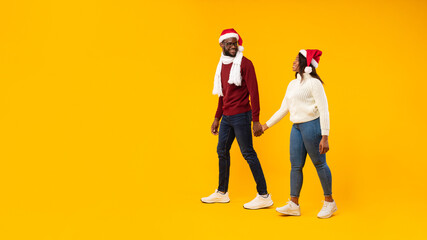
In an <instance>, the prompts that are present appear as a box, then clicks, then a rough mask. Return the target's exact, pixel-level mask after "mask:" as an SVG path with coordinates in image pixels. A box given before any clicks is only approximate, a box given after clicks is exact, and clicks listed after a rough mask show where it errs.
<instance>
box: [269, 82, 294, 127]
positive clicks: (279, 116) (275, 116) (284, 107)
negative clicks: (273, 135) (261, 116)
mask: <svg viewBox="0 0 427 240" xmlns="http://www.w3.org/2000/svg"><path fill="white" fill-rule="evenodd" d="M288 89H289V87H288ZM287 94H288V90H286V94H285V97H284V98H283V101H282V105H281V106H280V109H279V110H278V111H277V112H276V113H275V114H273V116H272V117H271V118H270V119H269V120H268V121H267V122H266V124H267V126H268V127H272V126H273V125H275V124H276V123H278V122H279V121H280V120H282V118H284V117H285V116H286V114H288V112H289V106H288V103H287V101H286V95H287Z"/></svg>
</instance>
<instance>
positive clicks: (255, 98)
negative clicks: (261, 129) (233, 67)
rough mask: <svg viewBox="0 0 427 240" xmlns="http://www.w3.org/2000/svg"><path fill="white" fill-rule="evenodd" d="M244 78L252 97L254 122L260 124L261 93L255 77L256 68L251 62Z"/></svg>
mask: <svg viewBox="0 0 427 240" xmlns="http://www.w3.org/2000/svg"><path fill="white" fill-rule="evenodd" d="M243 78H244V79H245V81H246V86H247V87H248V91H249V96H250V97H251V107H252V121H253V122H259V112H260V105H259V93H258V82H257V79H256V75H255V68H254V65H253V64H252V62H251V61H247V64H246V68H245V72H244V76H243Z"/></svg>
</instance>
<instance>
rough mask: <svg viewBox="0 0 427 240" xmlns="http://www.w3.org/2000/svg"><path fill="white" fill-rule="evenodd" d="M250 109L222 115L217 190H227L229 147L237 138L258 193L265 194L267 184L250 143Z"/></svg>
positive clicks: (218, 150) (218, 149)
mask: <svg viewBox="0 0 427 240" xmlns="http://www.w3.org/2000/svg"><path fill="white" fill-rule="evenodd" d="M251 123H252V111H249V112H245V113H240V114H236V115H231V116H225V115H223V116H222V120H221V124H220V128H219V139H218V148H217V152H218V158H219V186H218V191H222V192H227V191H228V181H229V178H230V148H231V144H232V143H233V141H234V138H236V139H237V142H238V143H239V147H240V151H241V152H242V155H243V157H244V158H245V160H246V161H247V162H248V164H249V167H250V168H251V171H252V175H253V176H254V179H255V182H256V184H257V191H258V194H260V195H263V194H267V184H266V183H265V178H264V173H263V172H262V168H261V164H260V163H259V160H258V156H257V154H256V152H255V150H254V148H253V145H252V129H251Z"/></svg>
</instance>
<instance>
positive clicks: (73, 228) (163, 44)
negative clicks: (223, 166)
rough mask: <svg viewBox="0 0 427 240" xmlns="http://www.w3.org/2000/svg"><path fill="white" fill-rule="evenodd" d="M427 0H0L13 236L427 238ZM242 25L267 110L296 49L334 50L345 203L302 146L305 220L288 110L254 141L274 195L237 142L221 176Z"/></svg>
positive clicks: (323, 69)
mask: <svg viewBox="0 0 427 240" xmlns="http://www.w3.org/2000/svg"><path fill="white" fill-rule="evenodd" d="M426 12H427V2H426V1H421V0H411V1H409V0H408V1H367V0H362V1H351V2H350V1H348V2H342V1H310V0H307V1H299V2H298V1H233V0H228V1H137V0H133V1H130V0H121V1H111V0H110V1H81V0H78V1H2V2H1V4H0V26H1V29H0V81H1V82H0V84H1V85H0V160H1V162H0V163H1V165H0V238H1V239H5V240H9V239H178V238H179V239H284V238H289V239H290V238H302V239H306V238H312V239H314V238H316V239H320V238H325V239H326V238H332V239H349V238H355V239H361V238H378V239H423V238H424V239H425V238H426V237H427V234H426V230H425V226H426V224H427V220H426V219H427V218H426V214H427V205H426V203H427V191H426V167H427V158H426V155H425V150H426V143H427V141H426V134H427V124H426V115H427V113H426V109H427V108H426V101H425V97H426V87H427V81H426V80H427V75H426V70H427V68H426V56H427V47H426V42H427V34H426V27H427V26H426V24H427V15H426ZM231 27H233V28H235V29H236V30H237V31H238V32H239V33H240V34H241V35H242V38H243V46H244V47H245V51H244V55H245V56H247V57H248V58H249V59H251V60H252V61H253V63H254V65H255V69H256V73H257V77H258V84H259V92H260V98H261V116H260V119H261V122H262V123H264V122H265V121H266V120H268V118H269V117H270V116H271V115H272V114H273V113H274V112H275V111H276V110H277V109H278V108H279V107H280V103H281V101H282V98H283V96H284V93H285V89H286V86H287V84H288V82H289V81H290V80H292V79H293V72H292V70H291V67H292V61H293V60H294V58H295V56H296V54H297V53H298V50H300V49H303V48H304V49H307V48H317V49H321V50H322V51H323V52H324V54H323V56H322V57H321V61H320V66H319V68H318V72H319V75H320V76H321V77H322V79H323V80H324V82H325V85H324V86H325V90H326V94H327V97H328V101H329V111H330V117H331V131H330V139H329V143H330V147H331V150H330V152H329V153H328V154H327V160H328V164H329V166H330V168H331V170H332V176H333V193H334V198H335V200H336V202H337V204H338V212H337V213H336V214H335V216H334V217H332V218H330V219H327V220H320V219H317V218H316V214H317V212H318V211H319V210H320V208H321V206H322V203H321V200H322V198H323V196H322V189H321V186H320V182H319V180H318V178H317V174H316V171H315V168H314V167H313V165H312V163H311V161H310V160H309V159H307V163H306V166H305V168H304V174H305V175H304V176H305V179H304V186H303V189H302V195H301V200H300V203H301V207H302V216H301V217H281V216H279V214H278V213H276V212H275V210H274V208H275V207H278V206H282V205H284V204H285V203H286V201H287V199H288V195H289V170H290V163H289V153H288V150H289V132H290V128H291V122H290V121H289V117H288V116H287V117H285V118H284V119H283V120H282V121H281V122H280V123H279V124H278V125H276V126H274V127H273V128H271V129H270V130H268V131H267V132H266V133H265V134H264V135H263V136H262V137H261V138H256V139H254V145H255V149H256V151H257V153H258V156H259V158H260V160H261V163H262V166H263V169H264V173H265V176H266V180H267V184H268V189H269V192H270V193H271V194H272V196H273V200H274V201H275V204H274V206H273V208H270V209H266V210H257V211H248V210H244V209H243V208H242V205H243V203H245V202H247V201H249V200H251V199H252V198H254V197H255V195H256V191H255V183H254V181H253V178H252V175H251V173H250V170H249V167H248V165H247V163H246V162H245V161H244V159H243V157H242V156H241V154H240V151H239V149H238V146H237V144H236V142H235V144H234V146H233V148H232V160H231V179H230V189H229V191H230V197H231V203H229V204H223V205H218V204H216V205H205V204H202V203H200V200H199V199H200V197H203V196H207V195H209V194H211V193H212V192H213V190H214V189H215V188H216V187H217V181H218V179H217V177H218V176H217V175H218V167H217V165H218V163H217V161H218V160H217V155H216V143H217V137H215V136H212V135H211V134H210V125H211V123H212V120H213V116H214V113H215V110H216V104H217V97H216V96H213V95H212V94H211V91H212V87H213V75H214V72H215V68H216V64H217V63H218V60H219V56H220V51H221V49H220V48H219V46H218V37H219V34H220V32H221V31H222V30H223V29H225V28H231Z"/></svg>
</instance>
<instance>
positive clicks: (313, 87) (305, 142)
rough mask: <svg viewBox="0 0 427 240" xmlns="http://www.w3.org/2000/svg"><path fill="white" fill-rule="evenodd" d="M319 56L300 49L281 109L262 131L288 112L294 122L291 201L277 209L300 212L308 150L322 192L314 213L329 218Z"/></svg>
mask: <svg viewBox="0 0 427 240" xmlns="http://www.w3.org/2000/svg"><path fill="white" fill-rule="evenodd" d="M321 55H322V52H321V51H320V50H311V49H309V50H301V51H300V52H299V54H298V56H297V57H296V59H295V61H294V63H293V71H295V72H296V73H295V77H296V79H295V80H293V81H291V82H290V83H289V85H288V88H287V90H286V94H285V98H284V99H283V102H282V106H281V107H280V109H279V110H278V111H277V112H276V113H275V114H274V115H273V116H272V117H271V118H270V120H268V121H267V123H266V124H264V125H263V130H264V131H266V130H267V129H269V128H271V127H272V126H273V125H275V124H276V123H278V122H279V121H280V120H281V119H282V118H283V117H284V116H285V115H286V114H287V113H288V112H290V120H291V121H292V122H293V123H294V124H293V126H292V130H291V140H290V158H291V166H292V169H291V200H290V201H288V203H287V204H286V205H285V206H283V207H279V208H276V211H278V212H280V213H283V214H286V215H293V216H299V215H301V212H300V206H299V204H298V198H299V196H300V191H301V187H302V181H303V174H302V168H303V167H304V164H305V159H306V156H307V153H308V155H309V156H310V158H311V160H312V162H313V164H314V166H315V167H316V170H317V174H318V176H319V178H320V182H321V183H322V188H323V192H324V195H325V201H324V204H323V207H322V210H321V211H320V212H319V214H318V215H317V216H318V217H319V218H329V217H330V216H332V214H333V213H334V212H335V211H336V210H337V206H336V204H335V201H334V200H333V198H332V189H331V187H332V177H331V171H330V170H329V167H328V165H327V164H326V156H325V153H326V152H327V151H328V150H329V143H328V135H329V112H328V101H327V99H326V94H325V91H324V89H323V85H322V84H323V82H322V80H321V79H320V77H319V75H318V74H317V73H316V68H317V67H318V63H319V59H320V56H321ZM307 62H308V63H309V64H307Z"/></svg>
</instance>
